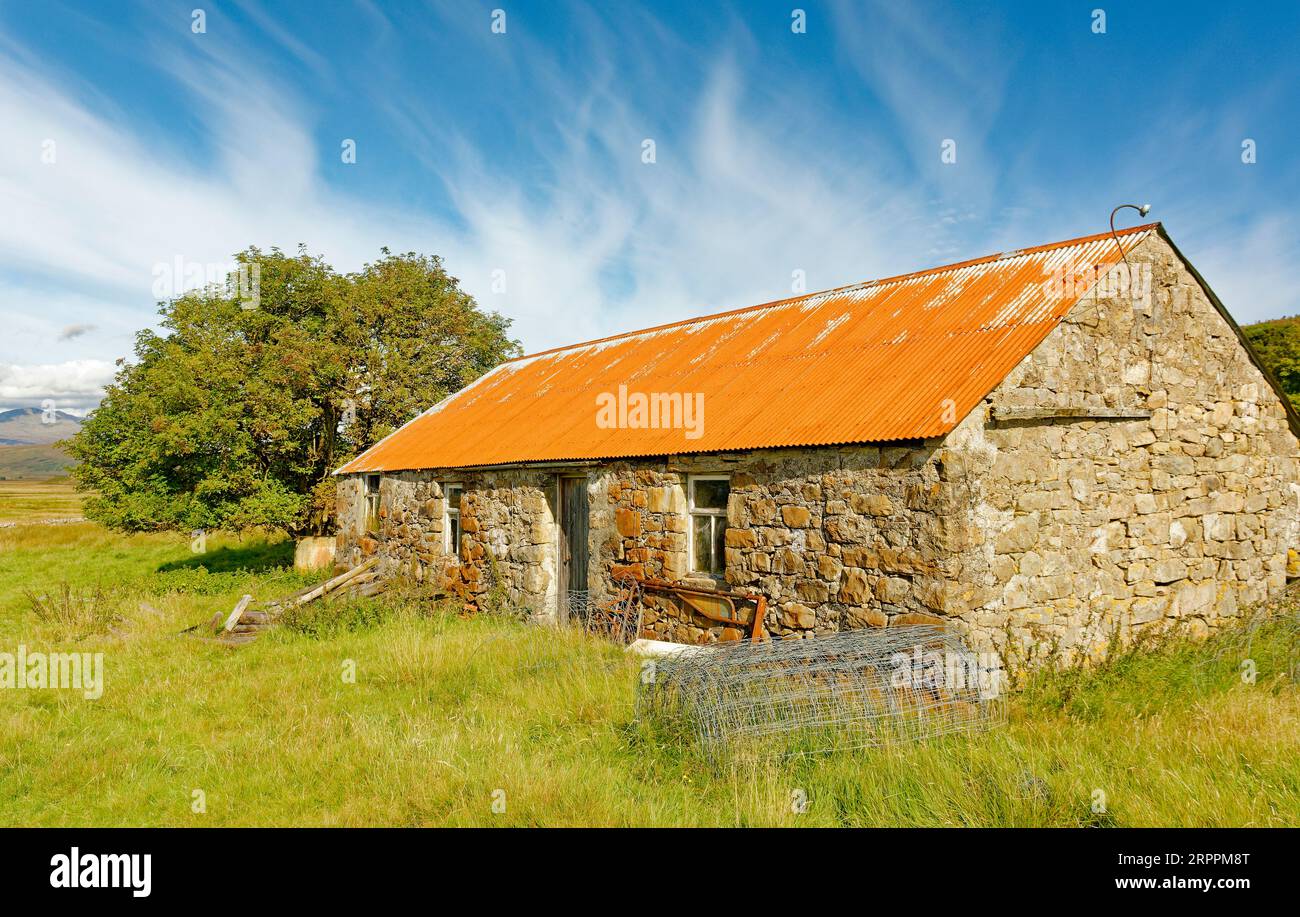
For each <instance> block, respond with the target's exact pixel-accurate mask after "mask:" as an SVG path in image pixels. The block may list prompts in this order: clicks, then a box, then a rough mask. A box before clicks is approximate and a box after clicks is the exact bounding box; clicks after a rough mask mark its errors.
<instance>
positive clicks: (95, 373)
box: [0, 360, 116, 414]
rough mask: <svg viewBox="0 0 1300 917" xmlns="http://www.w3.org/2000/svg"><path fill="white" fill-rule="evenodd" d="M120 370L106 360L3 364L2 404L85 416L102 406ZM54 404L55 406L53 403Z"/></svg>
mask: <svg viewBox="0 0 1300 917" xmlns="http://www.w3.org/2000/svg"><path fill="white" fill-rule="evenodd" d="M115 370H116V367H115V366H114V365H113V364H112V363H108V362H105V361H103V360H70V361H68V362H66V363H44V364H36V365H27V366H18V365H12V364H4V363H0V405H4V406H6V407H8V408H13V407H29V408H35V407H55V408H57V409H58V410H60V411H67V412H69V413H72V414H84V413H85V412H86V411H88V410H90V409H92V408H94V406H95V405H97V404H99V400H100V399H101V398H102V397H104V387H105V386H106V385H108V384H109V383H110V382H112V381H113V374H114V372H115ZM51 402H52V404H51Z"/></svg>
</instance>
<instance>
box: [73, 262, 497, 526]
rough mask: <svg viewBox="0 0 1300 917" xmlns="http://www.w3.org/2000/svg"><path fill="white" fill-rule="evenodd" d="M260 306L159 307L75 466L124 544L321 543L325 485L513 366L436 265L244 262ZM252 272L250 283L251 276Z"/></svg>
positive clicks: (233, 302)
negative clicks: (201, 534)
mask: <svg viewBox="0 0 1300 917" xmlns="http://www.w3.org/2000/svg"><path fill="white" fill-rule="evenodd" d="M236 257H237V260H238V261H239V262H240V263H241V264H245V265H249V266H250V270H249V276H251V277H253V278H255V280H256V287H257V288H258V297H257V302H256V306H255V307H253V308H248V307H246V306H247V305H248V304H249V303H248V301H247V299H246V294H247V292H248V291H247V289H246V290H245V291H244V292H243V293H242V294H241V291H240V290H239V289H238V287H237V286H236V285H233V284H232V285H231V289H229V290H227V289H225V288H210V289H205V290H203V291H200V292H194V293H189V294H186V295H184V296H181V297H179V298H177V299H174V300H172V301H169V302H165V303H162V304H161V305H160V309H159V314H160V315H161V316H162V319H161V322H160V325H161V328H162V333H157V332H155V331H153V330H149V329H146V330H144V331H141V332H139V334H137V335H136V342H135V357H134V359H133V360H131V361H124V360H120V361H119V366H120V369H119V371H118V373H117V377H116V379H115V381H114V383H113V384H112V385H111V386H109V388H108V391H107V395H106V397H105V398H104V400H103V402H102V403H101V404H100V406H99V408H98V409H97V410H96V411H95V412H94V413H93V414H92V415H91V416H90V417H89V419H88V420H87V421H86V423H85V425H84V426H83V427H82V429H81V431H80V432H79V433H78V434H77V436H76V437H75V438H74V439H73V440H72V441H71V445H70V448H69V451H70V452H71V453H72V454H73V455H74V456H75V457H76V458H77V460H78V465H77V467H76V469H75V471H74V474H75V476H76V479H77V483H78V486H79V487H80V488H81V489H82V490H86V491H89V492H91V496H90V497H88V499H87V501H86V515H87V516H88V517H89V518H91V519H94V520H95V521H98V522H100V523H102V524H104V525H106V526H108V527H109V528H112V529H116V530H119V531H128V532H135V531H157V530H180V531H191V530H196V529H204V530H207V529H227V530H236V531H238V530H244V529H249V528H257V527H268V528H278V529H284V530H287V531H289V532H291V533H295V534H298V533H302V532H307V531H323V530H324V529H325V528H326V527H327V526H328V523H329V518H330V516H331V513H332V505H333V482H332V480H331V479H330V478H329V473H330V472H331V471H332V470H333V469H334V468H337V467H338V466H339V465H341V464H342V463H344V462H345V461H347V460H348V459H349V458H351V457H353V456H355V455H356V454H358V453H359V452H360V451H362V450H363V449H365V448H367V447H368V446H370V445H371V444H373V443H374V442H376V441H377V440H379V439H381V438H382V437H384V436H386V435H387V434H389V433H391V432H392V431H393V430H394V429H396V428H397V427H398V426H400V425H401V424H403V423H405V422H406V421H408V420H410V419H411V418H412V417H414V416H415V415H416V414H418V413H419V412H420V411H422V410H424V409H425V408H427V407H428V406H429V405H431V404H434V403H436V402H438V401H440V400H441V399H443V398H445V397H446V396H447V395H449V394H451V393H452V392H455V391H456V390H458V389H460V388H462V387H463V386H465V385H467V384H468V383H470V382H472V381H473V380H474V379H476V378H477V377H478V376H480V375H482V374H483V373H484V372H486V371H487V370H488V369H490V368H492V367H493V366H495V365H496V364H498V363H500V362H501V361H502V360H504V359H507V358H509V357H512V356H515V355H516V354H517V353H518V352H519V348H518V345H517V343H516V342H515V341H513V340H511V339H510V338H509V337H508V336H507V331H508V328H509V325H510V321H509V320H508V319H506V318H503V317H502V316H500V315H499V314H497V313H495V312H485V311H483V310H481V309H479V308H478V306H477V305H476V303H475V302H474V300H473V298H472V297H470V296H469V295H468V294H466V293H465V292H464V291H463V290H461V289H460V286H459V284H458V281H457V280H456V278H454V277H451V276H449V275H448V274H447V272H446V271H445V270H444V268H443V265H442V262H441V259H439V258H437V257H429V256H423V255H417V254H414V253H407V254H403V255H393V254H390V253H389V252H388V251H387V250H386V249H385V250H384V251H383V257H382V258H380V259H379V260H378V261H375V262H374V263H371V264H367V265H366V266H365V267H364V268H363V269H362V270H360V271H359V272H356V273H354V274H347V275H341V274H338V273H336V272H335V271H334V270H333V269H332V268H331V267H330V266H329V265H328V264H326V263H325V262H324V261H323V260H322V259H321V258H320V257H318V256H312V255H308V254H307V253H306V252H305V251H303V250H302V249H300V250H299V252H298V254H297V255H287V254H285V253H283V252H281V251H280V250H278V249H271V250H270V251H269V252H264V251H261V250H259V249H257V248H249V249H247V250H246V251H244V252H241V253H240V254H239V255H238V256H236ZM253 266H255V267H253Z"/></svg>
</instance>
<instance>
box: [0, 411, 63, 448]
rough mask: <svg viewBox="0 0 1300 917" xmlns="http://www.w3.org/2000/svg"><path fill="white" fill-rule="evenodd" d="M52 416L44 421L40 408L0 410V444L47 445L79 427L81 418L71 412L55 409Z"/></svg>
mask: <svg viewBox="0 0 1300 917" xmlns="http://www.w3.org/2000/svg"><path fill="white" fill-rule="evenodd" d="M52 417H53V420H54V422H53V423H46V422H45V412H44V411H42V410H41V409H40V408H14V409H13V410H11V411H0V446H34V445H49V444H50V443H57V442H58V441H59V440H61V439H68V438H69V437H71V436H75V435H76V433H77V431H78V430H80V429H81V418H79V417H76V416H74V415H72V414H68V413H65V412H64V411H55V412H54V414H53V415H52Z"/></svg>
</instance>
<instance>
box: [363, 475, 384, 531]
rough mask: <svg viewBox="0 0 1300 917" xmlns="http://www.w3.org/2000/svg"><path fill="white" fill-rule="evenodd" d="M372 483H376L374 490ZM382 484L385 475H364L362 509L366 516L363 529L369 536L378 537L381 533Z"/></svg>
mask: <svg viewBox="0 0 1300 917" xmlns="http://www.w3.org/2000/svg"><path fill="white" fill-rule="evenodd" d="M372 481H373V482H374V485H375V486H374V488H373V489H372V488H371V486H370V484H371V482H372ZM382 483H383V475H379V474H365V475H362V480H361V503H362V509H363V511H364V516H365V518H364V521H363V523H362V527H363V528H364V529H365V531H366V533H367V534H369V535H377V534H378V533H379V508H380V505H381V503H380V500H381V497H380V494H381V490H380V487H381V485H382Z"/></svg>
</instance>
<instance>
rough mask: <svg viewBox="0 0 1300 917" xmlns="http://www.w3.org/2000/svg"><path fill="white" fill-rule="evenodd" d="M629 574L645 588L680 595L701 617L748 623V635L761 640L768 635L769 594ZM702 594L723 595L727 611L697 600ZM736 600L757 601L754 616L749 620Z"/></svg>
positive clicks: (712, 596)
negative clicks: (765, 628)
mask: <svg viewBox="0 0 1300 917" xmlns="http://www.w3.org/2000/svg"><path fill="white" fill-rule="evenodd" d="M628 578H630V579H634V580H636V581H637V582H639V583H640V584H641V586H642V588H643V589H654V590H656V591H659V592H668V593H671V594H672V595H675V596H677V597H678V598H679V599H681V600H682V602H684V603H685V604H686V605H687V607H689V608H690V609H691V610H692V611H694V612H695V613H696V614H698V615H700V616H701V617H704V618H708V619H709V620H710V621H717V622H718V623H719V624H737V625H739V626H741V627H746V626H747V627H749V637H750V639H751V640H752V641H753V642H755V643H758V642H760V641H761V640H762V639H763V637H764V636H766V633H767V632H766V631H765V630H764V629H763V618H764V617H766V615H767V596H765V595H759V594H757V593H752V592H740V591H734V590H733V591H724V590H721V589H704V588H701V587H698V586H690V585H687V584H686V583H673V582H669V581H668V580H661V579H654V578H652V577H647V576H636V575H635V574H629V575H628ZM700 598H710V599H721V600H722V601H723V602H724V604H726V606H727V609H728V611H726V612H719V611H718V610H717V609H714V608H710V607H708V606H707V605H704V604H702V603H700V602H698V601H696V600H697V599H700ZM737 600H740V601H744V602H753V603H754V605H755V607H754V612H753V617H752V619H750V620H746V619H745V617H744V616H743V615H742V614H741V611H740V610H738V609H737V608H736V601H737Z"/></svg>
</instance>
